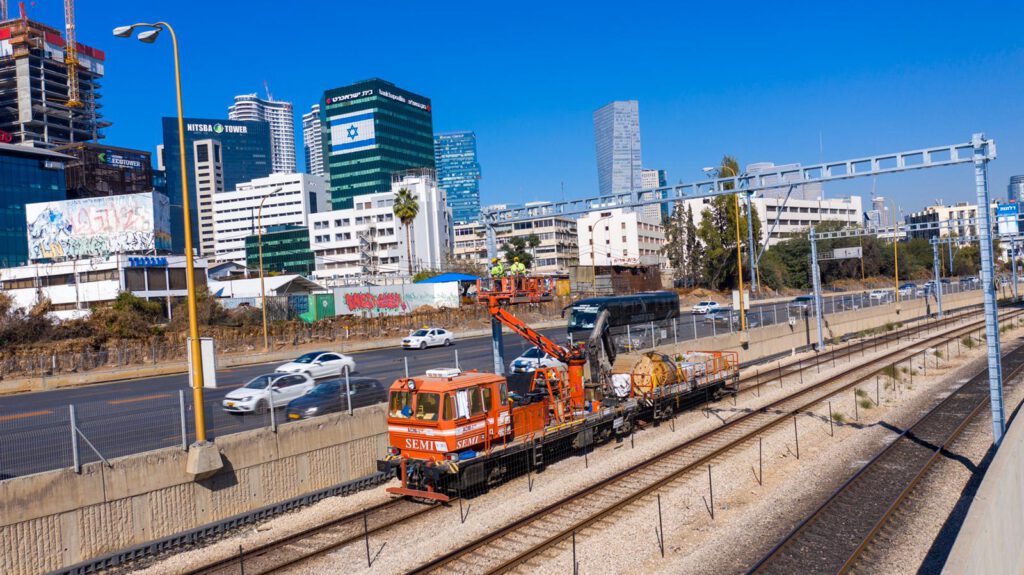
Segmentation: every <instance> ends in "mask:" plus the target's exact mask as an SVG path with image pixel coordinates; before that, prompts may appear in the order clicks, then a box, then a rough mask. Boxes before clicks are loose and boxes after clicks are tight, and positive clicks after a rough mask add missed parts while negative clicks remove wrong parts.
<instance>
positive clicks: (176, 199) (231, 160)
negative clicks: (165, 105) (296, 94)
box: [162, 118, 273, 253]
mask: <svg viewBox="0 0 1024 575" xmlns="http://www.w3.org/2000/svg"><path fill="white" fill-rule="evenodd" d="M163 138H164V145H163V161H162V164H163V166H164V172H165V175H166V178H167V179H166V182H167V197H168V198H170V200H171V242H172V249H173V251H174V253H184V251H185V227H184V225H185V224H184V221H183V214H182V207H181V206H182V204H181V199H182V198H181V196H182V193H181V173H180V172H181V155H180V154H181V152H180V151H179V150H178V119H177V118H163ZM199 140H216V141H218V142H219V143H220V151H221V155H220V158H218V162H219V163H220V164H221V165H222V170H221V174H222V176H221V177H222V178H223V181H222V182H217V184H218V185H217V186H216V187H217V188H218V189H221V190H234V189H235V186H237V185H238V184H240V183H242V182H248V181H251V180H255V179H256V178H265V177H267V176H269V175H270V173H271V172H272V171H273V170H272V167H271V148H270V124H268V123H267V122H245V121H234V120H216V119H201V118H185V150H186V154H185V162H186V167H185V170H186V172H187V176H188V177H189V181H188V183H189V190H190V191H191V194H192V195H191V197H190V198H189V200H190V204H189V206H190V208H191V212H192V213H191V217H192V246H193V248H194V249H198V248H199V232H198V230H199V212H198V209H199V202H198V200H197V199H196V187H197V183H200V182H198V181H197V180H198V179H200V178H202V177H203V174H197V173H196V166H195V154H194V153H193V150H194V148H195V146H194V143H195V142H196V141H199ZM207 177H215V176H207ZM210 217H211V221H212V214H211V215H210Z"/></svg>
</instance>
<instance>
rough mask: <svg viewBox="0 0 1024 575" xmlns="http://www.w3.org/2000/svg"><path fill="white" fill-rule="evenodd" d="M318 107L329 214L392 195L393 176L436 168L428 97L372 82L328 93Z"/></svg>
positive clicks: (375, 80)
mask: <svg viewBox="0 0 1024 575" xmlns="http://www.w3.org/2000/svg"><path fill="white" fill-rule="evenodd" d="M320 106H321V108H322V110H323V121H324V123H325V127H324V128H325V129H324V131H323V134H324V138H325V140H326V141H325V142H324V146H323V149H324V155H325V157H324V161H325V162H326V163H327V172H328V174H329V182H328V183H329V185H330V189H331V209H334V210H340V209H348V208H351V207H352V206H353V205H354V202H353V198H355V197H357V196H360V195H363V194H373V193H378V192H388V191H391V177H392V174H394V173H396V172H401V171H404V170H408V169H415V168H433V167H434V129H433V122H432V120H431V108H430V99H429V98H425V97H423V96H420V95H418V94H414V93H412V92H409V91H407V90H403V89H401V88H399V87H398V86H395V85H394V84H392V83H391V82H386V81H384V80H381V79H379V78H373V79H370V80H364V81H362V82H356V83H355V84H352V85H350V86H344V87H341V88H334V89H332V90H327V91H326V92H324V95H323V100H321V102H320Z"/></svg>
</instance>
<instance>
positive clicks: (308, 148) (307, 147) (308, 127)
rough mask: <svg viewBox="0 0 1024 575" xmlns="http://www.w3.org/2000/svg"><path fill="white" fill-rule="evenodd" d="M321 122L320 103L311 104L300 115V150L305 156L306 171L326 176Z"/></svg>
mask: <svg viewBox="0 0 1024 575" xmlns="http://www.w3.org/2000/svg"><path fill="white" fill-rule="evenodd" d="M323 145H324V144H323V124H321V123H320V104H313V106H312V107H311V108H310V110H309V112H307V113H305V114H303V115H302V150H303V153H304V154H305V156H306V172H307V173H310V174H316V175H317V176H324V177H326V176H327V169H326V167H325V166H324V148H323Z"/></svg>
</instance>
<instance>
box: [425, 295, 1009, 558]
mask: <svg viewBox="0 0 1024 575" xmlns="http://www.w3.org/2000/svg"><path fill="white" fill-rule="evenodd" d="M1021 313H1022V312H1021V311H1019V310H1016V311H1012V312H1007V313H1005V314H1002V315H1001V319H1004V320H1005V319H1008V318H1010V317H1016V316H1018V315H1020V314H1021ZM982 325H984V321H979V322H972V323H970V324H967V325H965V326H962V327H960V328H956V329H953V330H950V331H948V332H944V333H942V334H936V335H932V336H926V337H924V338H922V339H920V340H917V341H916V342H915V345H914V346H912V348H917V347H920V346H929V345H934V344H937V343H941V342H945V341H948V340H951V339H956V338H959V337H962V336H963V335H964V334H968V333H970V332H972V331H974V330H977V329H978V327H979V326H982ZM917 353H920V351H919V350H916V351H915V350H914V349H908V348H901V349H899V350H895V351H892V352H889V353H886V354H884V355H882V356H881V357H878V358H875V359H873V360H872V361H871V362H870V363H869V364H866V365H862V366H860V367H854V368H853V369H852V370H850V371H849V372H847V373H843V374H838V375H834V376H831V377H828V378H826V379H825V380H823V381H821V382H818V383H816V384H813V385H811V386H809V387H806V388H804V389H801V390H799V391H797V392H795V393H794V394H792V395H790V396H788V397H785V398H782V399H780V400H777V401H775V402H772V403H770V404H768V405H766V406H764V407H762V408H761V409H759V410H758V411H755V412H750V413H747V414H744V415H742V416H740V417H738V418H736V419H733V420H727V421H726V422H724V424H723V426H722V427H719V428H717V429H715V430H713V431H711V432H708V433H706V434H704V435H701V436H699V437H696V438H693V439H691V440H689V441H687V442H685V443H683V444H681V445H678V446H676V447H673V448H671V449H669V450H667V451H665V452H663V453H661V454H660V455H657V456H655V457H653V458H651V459H649V460H646V461H643V462H641V463H639V464H636V465H634V466H632V467H630V468H628V469H625V470H623V471H621V472H619V473H616V474H615V475H612V476H611V477H608V478H606V479H604V480H602V481H600V482H598V483H596V484H594V485H591V486H589V487H587V488H585V489H582V490H580V491H578V492H576V493H574V494H571V495H569V496H567V497H565V498H563V499H561V500H559V501H557V502H555V503H552V504H550V505H548V506H546V507H544V508H542V509H540V510H538V511H535V512H533V513H530V514H529V515H527V516H525V517H523V518H521V519H518V520H516V521H514V522H512V523H510V524H508V525H506V526H504V527H502V528H500V529H498V530H496V531H493V532H491V533H489V534H487V535H485V536H483V537H480V538H478V539H476V540H474V541H471V542H469V543H467V544H465V545H462V546H460V547H459V548H457V549H455V550H453V551H451V552H448V553H446V554H444V555H442V556H440V557H438V558H436V559H434V560H432V561H430V562H429V563H426V564H424V565H421V566H419V567H417V568H416V569H413V570H412V571H410V573H417V574H419V573H442V572H443V573H446V574H450V573H473V574H477V573H488V574H491V573H504V572H507V571H510V570H512V569H515V568H517V567H519V566H524V567H527V568H528V567H529V565H528V563H529V561H531V559H533V558H535V557H538V556H539V555H540V554H541V553H542V552H544V551H546V550H548V549H551V548H553V547H556V546H558V545H559V544H562V543H564V542H566V541H568V540H569V539H570V538H571V537H573V536H574V535H575V534H576V533H577V532H579V531H580V530H582V529H585V528H587V527H590V526H594V525H595V524H598V523H600V522H602V520H605V519H610V518H611V516H612V515H614V514H615V513H616V512H618V511H620V510H622V509H624V508H625V507H627V506H629V505H631V504H632V503H634V502H637V501H639V500H641V499H642V498H644V497H647V496H650V495H653V494H654V493H655V492H656V491H657V490H658V489H660V488H662V487H664V486H665V485H667V484H669V483H671V482H673V481H675V480H676V479H679V478H680V477H682V476H684V475H685V474H687V473H688V472H690V471H693V470H696V469H703V467H704V466H705V465H706V464H708V463H710V462H712V461H713V460H714V459H715V458H717V457H720V456H722V455H724V454H725V453H726V452H728V451H730V450H732V449H734V448H736V447H738V446H740V445H743V444H745V443H746V442H748V441H751V440H753V439H755V438H756V437H757V436H758V435H760V434H762V433H764V432H765V431H767V430H768V429H770V428H772V427H774V426H776V425H778V424H780V423H783V422H787V421H789V419H790V418H791V417H793V416H795V415H796V414H798V413H800V412H801V411H806V410H808V409H809V408H810V407H812V406H814V405H816V404H818V403H820V402H822V401H825V400H826V399H828V398H829V397H831V396H833V395H835V394H837V393H839V392H841V391H843V390H846V389H849V388H852V387H854V386H856V385H858V384H860V383H861V381H862V380H863V379H864V378H866V377H869V376H871V375H873V374H875V373H877V371H878V369H879V367H878V365H879V364H881V365H885V364H887V363H891V362H898V361H903V360H905V359H907V358H908V357H912V356H913V355H916V354H917ZM790 572H799V571H790Z"/></svg>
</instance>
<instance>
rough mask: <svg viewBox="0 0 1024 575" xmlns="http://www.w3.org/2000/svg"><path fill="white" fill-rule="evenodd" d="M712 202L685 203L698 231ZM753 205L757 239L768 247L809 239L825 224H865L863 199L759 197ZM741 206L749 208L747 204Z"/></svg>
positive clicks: (710, 200)
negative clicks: (758, 232) (811, 232)
mask: <svg viewBox="0 0 1024 575" xmlns="http://www.w3.org/2000/svg"><path fill="white" fill-rule="evenodd" d="M712 201H713V198H697V199H693V200H685V204H686V205H687V207H689V208H690V209H692V210H693V221H694V224H695V225H696V226H697V227H700V223H701V221H702V220H703V219H704V211H705V210H707V209H708V208H709V206H710V204H711V203H712ZM750 203H751V205H752V206H753V208H754V211H755V212H756V213H757V217H758V218H759V219H760V220H761V237H760V238H757V243H758V244H759V245H765V242H767V245H768V247H771V246H774V245H775V244H778V243H779V242H782V241H785V240H787V239H789V238H794V237H806V236H807V232H808V229H809V228H810V227H811V226H812V225H818V224H820V223H821V222H830V221H838V222H843V223H844V224H845V225H847V226H861V225H862V224H863V221H864V212H863V207H862V205H861V198H860V196H850V197H848V198H833V199H827V200H826V199H817V200H805V199H800V198H793V197H790V198H789V200H788V201H787V200H786V198H785V196H784V195H783V196H781V197H780V196H777V195H772V196H768V197H761V196H755V197H754V198H753V199H751V202H750ZM730 205H731V204H730ZM741 205H743V206H745V205H746V202H743V203H742V204H741ZM744 209H745V208H744ZM744 241H745V240H744Z"/></svg>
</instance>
